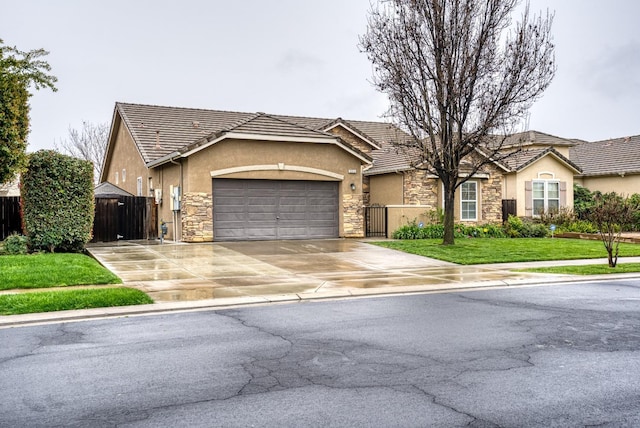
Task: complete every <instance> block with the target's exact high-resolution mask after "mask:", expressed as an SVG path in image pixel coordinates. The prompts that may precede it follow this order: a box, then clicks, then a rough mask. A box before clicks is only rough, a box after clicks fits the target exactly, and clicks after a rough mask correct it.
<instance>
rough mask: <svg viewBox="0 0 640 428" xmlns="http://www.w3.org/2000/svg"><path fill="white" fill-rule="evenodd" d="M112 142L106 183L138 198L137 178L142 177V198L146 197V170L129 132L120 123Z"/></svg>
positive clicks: (147, 192)
mask: <svg viewBox="0 0 640 428" xmlns="http://www.w3.org/2000/svg"><path fill="white" fill-rule="evenodd" d="M113 141H114V143H113V147H112V148H111V160H110V162H109V164H108V166H107V173H106V178H107V180H106V181H108V182H110V183H113V184H115V185H116V186H118V187H120V188H121V189H123V190H126V191H127V192H129V193H131V194H132V195H134V196H138V190H137V178H138V177H142V196H148V195H149V189H148V185H147V182H148V177H149V173H148V169H147V167H146V166H145V164H144V162H143V161H142V158H141V157H140V153H139V152H138V149H137V148H136V145H135V144H134V142H133V138H132V137H131V134H130V133H129V130H128V129H127V128H126V126H124V124H123V123H122V122H120V125H119V126H118V130H117V132H116V138H115V139H114V140H113ZM123 171H124V174H123ZM116 174H117V175H116ZM123 175H124V179H123Z"/></svg>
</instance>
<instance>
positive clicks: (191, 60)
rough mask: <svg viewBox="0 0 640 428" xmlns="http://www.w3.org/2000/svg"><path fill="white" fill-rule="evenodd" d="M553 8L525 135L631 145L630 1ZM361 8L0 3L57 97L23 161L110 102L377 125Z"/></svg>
mask: <svg viewBox="0 0 640 428" xmlns="http://www.w3.org/2000/svg"><path fill="white" fill-rule="evenodd" d="M531 6H532V10H534V11H539V10H546V9H547V8H549V9H550V10H551V11H555V21H554V27H553V33H554V40H555V43H556V59H557V63H558V72H557V75H556V77H555V80H554V81H553V83H552V85H551V86H550V88H549V89H548V90H547V92H546V93H545V95H544V97H543V98H542V99H541V100H540V101H538V103H537V104H536V105H535V106H534V107H533V109H532V111H531V119H530V129H536V130H539V131H542V132H546V133H550V134H554V135H558V136H561V137H567V138H581V139H585V140H600V139H606V138H610V137H622V136H628V135H638V134H640V31H639V30H638V17H639V16H640V2H637V1H634V0H612V1H606V2H605V1H602V0H531ZM368 9H369V0H302V1H301V0H236V1H228V0H209V1H205V0H180V1H176V0H170V1H167V0H144V1H140V0H111V1H86V0H58V1H51V0H20V1H15V0H0V38H1V39H3V40H4V42H5V44H8V45H15V46H17V47H18V48H19V49H21V50H31V49H37V48H44V49H46V50H48V51H49V52H50V55H49V56H48V57H47V58H48V61H49V63H50V64H51V66H52V73H53V74H54V75H56V76H57V77H58V79H59V83H58V89H59V90H58V92H55V93H53V92H51V91H49V90H41V91H39V92H36V93H35V95H34V96H33V97H32V98H31V134H30V137H29V141H30V144H29V150H30V151H33V150H37V149H41V148H53V147H54V142H55V141H60V140H61V139H64V138H66V137H67V136H68V128H69V127H73V128H77V129H80V128H81V126H82V121H83V120H86V121H90V122H94V123H99V122H105V123H110V121H111V117H112V114H113V107H114V103H115V102H116V101H124V102H133V103H144V104H158V105H170V106H181V107H197V108H207V109H218V110H235V111H246V112H258V111H261V112H267V113H275V114H289V115H301V116H315V117H327V118H335V117H338V116H339V117H343V118H347V119H360V120H379V118H380V116H381V115H382V114H383V113H384V111H385V109H386V98H385V97H384V96H383V95H381V94H378V93H377V92H376V90H375V89H374V88H373V86H372V85H371V84H370V83H369V80H370V77H371V65H370V63H369V62H368V60H367V58H366V56H365V55H364V54H362V53H360V52H359V51H358V47H357V43H358V35H359V34H362V33H363V32H364V31H365V29H366V17H367V11H368Z"/></svg>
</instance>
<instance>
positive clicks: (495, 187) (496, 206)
mask: <svg viewBox="0 0 640 428" xmlns="http://www.w3.org/2000/svg"><path fill="white" fill-rule="evenodd" d="M479 181H480V186H481V188H482V191H481V195H482V196H481V197H482V213H481V221H482V222H483V223H501V222H502V175H500V174H496V173H495V172H493V173H491V174H490V175H489V179H488V180H479Z"/></svg>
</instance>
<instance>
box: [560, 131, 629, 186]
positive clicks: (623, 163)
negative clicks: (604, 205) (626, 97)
mask: <svg viewBox="0 0 640 428" xmlns="http://www.w3.org/2000/svg"><path fill="white" fill-rule="evenodd" d="M570 158H571V159H572V160H573V161H574V162H576V163H577V164H579V165H580V166H581V167H582V173H581V174H578V175H576V177H575V182H576V183H577V184H580V185H581V186H583V187H586V188H587V189H589V190H591V191H595V190H599V191H601V192H603V193H608V192H616V193H619V194H622V195H627V196H629V195H632V194H634V193H640V135H636V136H634V137H624V138H614V139H609V140H603V141H594V142H580V143H579V144H577V145H575V146H574V147H572V148H571V154H570Z"/></svg>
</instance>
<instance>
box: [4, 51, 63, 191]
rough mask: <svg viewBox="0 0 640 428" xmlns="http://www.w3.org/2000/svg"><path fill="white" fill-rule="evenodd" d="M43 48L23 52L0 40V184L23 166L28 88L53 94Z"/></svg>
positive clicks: (24, 160)
mask: <svg viewBox="0 0 640 428" xmlns="http://www.w3.org/2000/svg"><path fill="white" fill-rule="evenodd" d="M47 54H48V52H47V51H45V50H43V49H37V50H32V51H29V52H22V51H20V50H18V49H17V48H15V47H11V46H4V44H3V41H2V39H0V184H2V183H6V182H9V181H11V180H12V179H13V178H14V176H15V174H16V173H17V172H19V171H20V170H21V169H22V168H23V167H24V165H25V163H26V149H27V135H28V134H29V97H30V96H31V93H30V92H29V87H30V86H32V85H33V87H34V88H35V89H40V88H44V87H47V88H50V89H51V90H53V91H56V87H55V82H56V81H57V79H56V77H55V76H52V75H50V74H47V72H48V71H49V70H50V69H51V67H50V66H49V64H48V63H47V62H46V61H44V60H43V59H41V57H43V56H46V55H47Z"/></svg>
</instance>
